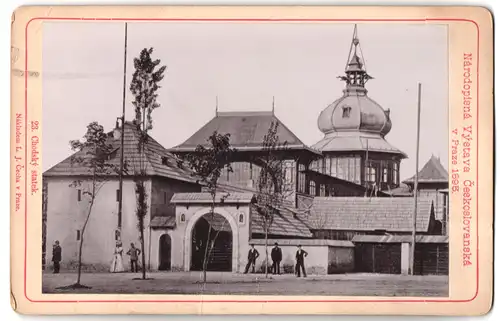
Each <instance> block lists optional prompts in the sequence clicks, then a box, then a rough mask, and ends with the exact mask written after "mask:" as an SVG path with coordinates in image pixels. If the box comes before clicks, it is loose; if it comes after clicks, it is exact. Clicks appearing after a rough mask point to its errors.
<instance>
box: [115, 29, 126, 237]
mask: <svg viewBox="0 0 500 321" xmlns="http://www.w3.org/2000/svg"><path fill="white" fill-rule="evenodd" d="M126 82H127V23H126V22H125V50H124V59H123V97H122V98H123V101H122V117H121V118H122V119H121V120H122V124H121V126H122V128H121V135H120V138H121V144H120V173H119V177H120V178H119V183H118V185H119V191H120V192H119V195H120V196H119V197H120V198H119V199H118V233H119V234H118V236H117V238H119V239H121V229H122V207H123V158H124V154H123V149H124V145H125V93H126V89H125V87H126Z"/></svg>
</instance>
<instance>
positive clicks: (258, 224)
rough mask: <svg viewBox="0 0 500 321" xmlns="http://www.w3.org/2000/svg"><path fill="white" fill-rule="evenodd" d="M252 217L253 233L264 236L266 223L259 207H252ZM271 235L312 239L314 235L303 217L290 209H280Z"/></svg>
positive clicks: (274, 219)
mask: <svg viewBox="0 0 500 321" xmlns="http://www.w3.org/2000/svg"><path fill="white" fill-rule="evenodd" d="M250 215H251V217H252V222H251V224H252V233H255V234H264V221H263V219H262V216H261V215H260V214H259V213H258V212H257V207H256V206H255V205H251V207H250ZM268 234H269V235H280V236H288V237H303V238H310V237H312V236H313V235H312V233H311V231H310V230H309V227H308V226H307V224H306V222H304V221H303V220H301V217H299V216H298V215H295V213H294V212H293V211H291V210H289V209H280V210H279V212H278V213H277V214H276V215H274V218H273V223H272V224H271V226H270V227H269V232H268Z"/></svg>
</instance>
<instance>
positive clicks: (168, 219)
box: [151, 216, 175, 228]
mask: <svg viewBox="0 0 500 321" xmlns="http://www.w3.org/2000/svg"><path fill="white" fill-rule="evenodd" d="M174 227H175V217H173V216H155V217H153V219H152V220H151V228H174Z"/></svg>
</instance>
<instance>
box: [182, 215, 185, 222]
mask: <svg viewBox="0 0 500 321" xmlns="http://www.w3.org/2000/svg"><path fill="white" fill-rule="evenodd" d="M185 221H186V214H181V222H185Z"/></svg>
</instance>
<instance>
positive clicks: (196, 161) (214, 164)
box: [184, 132, 236, 286]
mask: <svg viewBox="0 0 500 321" xmlns="http://www.w3.org/2000/svg"><path fill="white" fill-rule="evenodd" d="M229 140H230V134H224V135H222V134H219V133H218V132H214V133H213V134H212V135H211V136H210V137H209V138H208V142H209V147H208V148H207V147H204V146H203V145H198V146H197V147H196V149H195V151H194V153H191V154H187V155H186V156H184V158H185V161H187V163H188V164H189V166H190V168H191V169H192V170H193V172H194V173H193V174H194V175H196V176H197V177H199V178H200V181H201V183H202V184H203V185H205V186H206V188H207V189H208V191H209V193H210V196H211V197H212V203H211V205H210V213H209V215H210V216H211V221H212V222H213V220H214V216H215V203H216V201H217V198H218V197H220V198H221V200H220V201H221V202H222V201H223V200H224V199H225V198H227V196H229V194H225V195H220V193H218V191H217V188H218V181H219V178H220V176H221V174H222V171H223V170H227V171H229V172H232V171H233V169H232V167H231V156H232V154H233V153H234V152H236V150H235V149H233V148H231V145H230V142H229ZM211 231H212V228H211V226H210V224H209V227H208V237H207V242H206V244H207V245H206V247H205V251H204V255H203V285H204V286H205V285H206V282H207V265H208V260H209V258H210V254H211V253H212V249H213V245H214V243H215V239H216V238H217V236H218V232H217V234H216V235H215V238H214V240H211Z"/></svg>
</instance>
